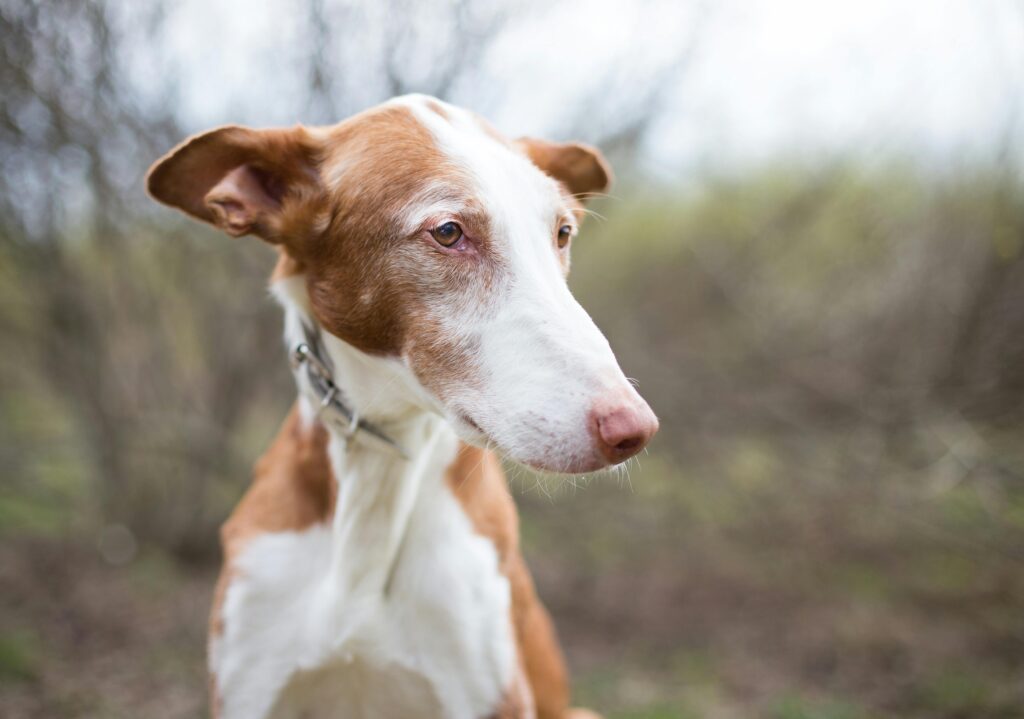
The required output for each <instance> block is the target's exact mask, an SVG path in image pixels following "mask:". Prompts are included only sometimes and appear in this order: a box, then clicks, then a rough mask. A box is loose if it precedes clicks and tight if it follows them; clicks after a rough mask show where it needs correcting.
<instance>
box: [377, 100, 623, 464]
mask: <svg viewBox="0 0 1024 719" xmlns="http://www.w3.org/2000/svg"><path fill="white" fill-rule="evenodd" d="M428 101H429V102H435V103H436V102H439V101H437V100H432V99H430V98H426V97H424V96H419V95H410V96H406V97H402V98H397V99H396V100H393V101H392V102H393V103H395V104H400V105H402V106H404V107H407V108H409V109H410V110H411V111H412V112H413V114H414V115H415V116H416V118H417V119H418V120H419V121H420V122H421V123H422V124H423V125H424V126H426V127H427V129H428V130H430V132H431V134H432V135H433V137H434V139H435V141H436V142H437V144H438V146H439V147H440V148H441V150H442V151H443V152H444V153H445V154H446V156H447V157H448V158H449V159H451V160H453V161H454V162H456V163H458V164H459V165H460V166H461V167H462V169H464V170H465V171H466V173H467V174H469V175H470V176H471V177H472V178H473V179H474V184H475V190H476V197H477V199H478V200H480V201H482V202H483V204H484V207H485V208H486V210H487V213H488V217H489V219H490V221H491V230H492V237H491V240H492V242H493V244H494V246H495V247H497V248H498V250H499V251H500V253H501V255H502V260H503V261H504V265H505V266H506V267H507V268H508V269H507V273H506V275H505V277H504V283H503V285H502V286H501V287H499V288H496V289H495V291H494V292H493V295H492V296H491V297H490V298H489V299H490V303H489V306H488V307H487V308H486V311H482V312H477V313H476V314H469V313H467V311H466V309H465V308H460V309H459V310H458V311H454V312H451V313H449V315H450V316H451V320H450V327H449V329H450V331H451V332H452V333H453V334H455V335H464V336H473V337H475V338H478V339H479V346H480V355H479V357H478V358H477V362H478V363H479V365H480V366H481V369H482V371H481V375H482V376H483V377H484V378H485V382H484V383H483V388H482V389H479V388H477V387H473V386H469V385H467V386H466V387H464V388H463V390H462V391H461V392H459V393H457V394H456V395H454V396H453V397H451V398H450V400H449V403H448V404H449V405H450V406H449V407H448V408H447V409H448V412H447V416H448V417H449V419H450V420H451V421H452V422H453V424H454V425H455V426H456V427H457V428H460V429H463V430H465V427H464V426H463V425H462V424H461V423H460V422H459V420H458V414H459V413H460V412H461V413H465V414H467V415H469V416H470V417H471V418H472V419H473V420H474V421H475V422H476V423H477V424H478V425H479V426H480V427H482V428H483V429H484V431H485V432H486V434H487V438H488V439H490V440H492V441H493V442H494V443H496V444H497V446H498V447H499V448H500V449H501V450H502V451H503V452H505V453H506V454H508V455H509V456H511V457H512V458H514V459H516V460H517V461H520V462H524V463H526V464H532V465H534V466H545V467H549V468H557V469H570V470H571V471H579V467H581V466H582V467H588V466H590V467H594V466H604V464H605V461H604V460H603V459H602V458H601V457H600V456H599V455H598V454H597V447H596V445H595V443H594V440H593V437H592V436H591V434H590V431H589V424H590V422H589V417H588V415H589V413H590V410H591V408H592V407H593V406H594V405H595V404H596V403H597V402H598V401H599V399H600V398H602V397H603V396H608V395H618V396H621V397H633V398H635V401H636V402H637V403H642V400H640V398H639V395H637V394H636V391H635V390H634V389H633V387H632V386H631V385H630V384H629V382H628V381H627V380H626V377H625V376H624V375H623V373H622V370H621V369H619V365H618V362H617V361H616V359H615V356H614V354H613V353H612V350H611V348H610V347H609V345H608V341H607V340H606V339H605V337H604V335H603V334H602V333H601V331H600V330H599V329H598V328H597V327H596V326H595V325H594V322H593V320H591V318H590V316H589V315H588V314H587V313H586V311H585V310H584V309H583V308H582V307H581V306H580V304H579V303H578V302H577V301H576V299H575V298H574V297H573V296H572V293H571V292H570V291H569V287H568V284H567V283H566V279H565V274H564V272H563V268H562V265H561V264H560V263H559V258H558V252H557V250H556V246H555V236H556V234H557V231H558V227H559V226H561V225H562V224H564V223H565V221H566V219H569V221H570V224H574V220H573V219H572V214H571V212H570V208H569V207H568V206H567V205H566V204H565V201H564V199H563V197H562V195H561V194H560V192H559V191H558V188H557V186H556V184H555V182H554V180H552V179H551V178H550V177H548V176H547V175H545V174H544V173H543V172H541V171H540V170H539V169H538V168H537V167H536V166H535V165H534V164H533V163H532V162H530V160H529V159H527V158H526V157H525V156H524V155H522V154H520V153H518V152H515V151H514V150H512V149H511V148H509V147H508V146H506V145H504V144H502V143H500V142H498V141H496V140H495V139H494V138H493V137H492V136H491V135H490V134H488V133H487V132H486V131H485V130H484V128H483V126H482V125H481V124H480V122H479V121H478V120H477V119H476V118H475V117H473V116H472V115H471V114H470V113H468V112H466V111H465V110H462V109H461V108H458V107H454V106H452V105H448V104H445V103H441V104H442V105H443V106H444V110H445V114H446V115H447V116H448V117H447V119H446V118H444V117H442V116H440V115H439V114H437V113H436V112H433V111H432V110H430V109H429V107H428V106H427V102H428ZM412 212H413V213H414V214H415V213H416V211H415V210H412ZM463 436H464V437H465V438H466V439H468V440H470V441H477V442H479V441H480V438H479V437H474V436H473V434H472V432H467V431H463Z"/></svg>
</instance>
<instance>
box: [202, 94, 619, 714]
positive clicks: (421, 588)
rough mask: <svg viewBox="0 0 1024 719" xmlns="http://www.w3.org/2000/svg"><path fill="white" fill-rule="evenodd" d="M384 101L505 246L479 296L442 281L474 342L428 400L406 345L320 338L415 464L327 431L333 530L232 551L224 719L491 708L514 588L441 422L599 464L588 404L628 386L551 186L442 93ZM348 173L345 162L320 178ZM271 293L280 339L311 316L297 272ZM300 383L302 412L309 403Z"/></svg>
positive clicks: (501, 672) (453, 322) (518, 447)
mask: <svg viewBox="0 0 1024 719" xmlns="http://www.w3.org/2000/svg"><path fill="white" fill-rule="evenodd" d="M394 102H395V103H397V104H400V105H403V106H406V107H408V108H410V110H411V111H412V112H413V113H414V115H415V117H417V118H418V119H419V121H420V122H422V123H423V124H424V126H425V127H427V129H428V130H429V131H430V132H431V134H432V136H433V137H434V138H435V140H436V142H437V144H438V147H439V148H440V149H441V150H442V151H443V152H444V153H446V155H448V157H449V158H451V159H452V161H453V162H456V163H458V164H459V165H460V166H461V167H463V168H464V169H465V170H466V172H467V175H468V176H469V177H471V178H472V179H473V181H474V185H475V188H474V189H475V191H476V194H477V197H476V198H475V199H477V200H479V201H480V202H482V203H483V205H484V207H485V209H486V211H487V213H488V216H489V220H490V223H491V227H492V231H493V232H492V234H493V237H492V238H490V239H491V240H492V242H493V245H494V246H495V247H496V248H497V249H498V251H499V252H500V254H501V256H502V257H501V259H502V260H503V261H502V263H501V265H502V267H503V271H502V276H501V277H500V280H499V281H498V282H497V283H496V286H494V287H493V288H490V289H491V293H490V294H489V296H488V297H486V298H484V300H483V301H482V302H464V301H462V300H465V299H466V298H465V297H461V296H459V295H458V292H454V293H453V297H452V299H451V300H450V306H449V307H446V308H443V309H444V312H443V313H442V314H439V317H440V318H441V320H442V321H443V322H444V328H445V331H446V332H448V333H450V334H451V337H452V338H455V339H464V340H467V344H470V345H474V346H478V347H479V351H478V353H477V355H476V356H474V357H471V358H467V363H469V364H471V365H472V368H473V369H474V370H478V372H477V374H476V375H475V377H474V379H476V380H479V381H474V382H465V383H462V384H459V385H458V386H456V387H454V388H451V391H450V393H448V394H447V396H445V398H444V400H443V401H442V400H441V399H440V398H438V397H436V396H434V395H433V394H432V393H431V392H429V391H427V390H426V389H425V388H424V387H423V386H422V385H421V384H420V383H419V382H418V381H417V379H416V376H415V374H414V372H413V371H412V369H411V365H410V363H411V359H410V358H409V357H396V358H390V359H389V358H380V357H371V356H369V355H366V354H364V353H362V352H359V351H358V350H356V349H354V348H353V347H351V346H350V345H348V344H346V343H345V342H343V341H341V340H340V339H338V338H336V337H332V336H330V335H325V336H324V345H325V348H326V350H327V352H328V353H329V355H330V358H331V360H332V362H333V364H334V368H335V378H336V381H338V383H339V384H340V386H341V388H342V389H343V391H344V392H345V395H346V398H347V400H348V402H349V403H350V404H351V405H352V406H353V407H354V408H355V409H356V410H357V411H358V412H359V414H360V416H363V417H367V418H370V419H371V420H372V421H373V422H374V423H375V424H377V425H378V426H382V427H383V428H384V429H385V431H387V432H388V433H390V435H391V436H392V437H393V438H394V439H395V440H397V441H398V442H399V443H400V444H401V445H402V446H403V447H404V448H405V449H406V450H407V451H408V453H409V455H410V457H411V458H412V459H411V460H410V461H404V460H401V459H399V458H398V457H397V456H395V455H393V454H390V453H387V452H383V451H379V450H375V449H373V448H371V447H369V446H367V445H364V444H363V443H361V442H359V441H358V439H357V440H356V441H354V442H352V443H351V444H349V445H346V443H345V441H344V440H343V439H342V438H340V437H336V436H333V435H332V437H331V440H330V444H329V451H330V457H331V464H332V468H333V471H334V474H335V476H336V478H337V483H338V500H337V508H336V510H335V514H334V517H333V519H332V522H331V526H330V527H327V526H314V527H310V528H309V529H307V530H305V531H302V532H286V533H278V534H267V535H263V536H261V537H259V538H257V539H254V540H252V541H251V543H250V544H249V545H248V546H247V547H246V548H245V549H244V551H243V553H242V555H241V556H240V558H239V559H238V562H237V565H236V566H235V567H234V571H235V574H234V575H233V578H232V579H231V582H230V585H229V587H228V590H227V593H226V596H225V601H224V604H223V607H222V613H223V617H222V618H223V620H224V633H223V636H222V637H221V638H220V639H219V640H217V641H216V643H215V645H214V646H212V647H211V653H210V661H211V669H212V672H213V675H214V678H215V682H216V690H217V694H218V696H219V697H220V698H221V702H222V711H223V717H224V719H261V718H263V717H276V718H283V719H289V718H292V717H294V718H296V719H298V718H299V717H303V718H309V719H318V718H320V717H323V718H326V717H384V718H386V719H387V718H391V717H395V718H398V717H404V716H410V717H453V718H456V719H461V718H462V717H466V718H467V719H468V718H471V717H481V716H486V715H488V714H490V713H492V712H494V711H495V710H496V709H497V708H498V706H499V704H500V703H501V700H502V699H503V698H504V697H505V696H506V694H507V693H508V692H509V691H510V690H511V689H512V688H513V687H515V686H517V682H518V683H519V684H521V683H522V677H521V676H520V675H519V674H518V673H517V672H518V671H519V670H518V668H517V661H516V652H515V640H514V636H513V629H512V627H511V617H510V589H509V583H508V580H507V578H506V577H504V576H503V575H502V574H501V573H500V571H499V567H498V558H497V556H496V552H495V549H494V546H493V544H492V543H491V542H490V541H489V540H487V539H485V538H483V537H481V536H479V535H477V534H476V533H475V532H474V529H473V526H472V524H471V522H470V521H469V519H468V518H467V517H466V515H465V513H464V512H463V510H462V508H461V506H460V505H459V503H458V502H457V500H456V499H455V498H454V497H453V495H452V494H451V492H450V490H449V489H448V488H447V487H446V485H445V478H444V472H445V468H446V467H447V466H448V465H449V464H450V462H451V460H452V458H453V457H454V453H455V451H456V446H457V438H456V434H455V431H454V430H457V431H458V432H459V434H460V435H462V436H463V437H464V438H466V439H469V440H470V441H476V442H482V441H484V440H485V439H486V440H489V441H494V442H495V443H496V444H497V445H498V446H499V448H500V449H502V450H503V451H504V452H505V453H507V454H508V455H510V456H511V457H512V458H514V459H516V460H519V461H522V462H526V463H530V464H534V465H535V466H536V465H541V466H549V467H552V466H554V467H559V466H560V467H565V468H577V469H576V470H575V471H579V470H578V468H579V467H591V466H593V467H597V466H603V464H604V460H603V459H602V458H601V457H600V456H599V455H598V454H597V449H596V446H595V442H594V440H593V438H592V437H591V436H590V433H589V424H590V420H589V415H590V411H591V408H592V407H593V406H594V404H595V402H596V401H597V400H598V399H599V398H600V397H601V396H602V395H607V394H609V393H615V392H618V393H620V394H621V393H633V390H632V388H631V387H630V385H629V384H628V382H627V381H626V379H625V377H624V376H623V375H622V372H621V370H620V369H619V367H618V364H617V363H616V361H615V357H614V356H613V354H612V352H611V349H610V348H609V346H608V343H607V341H606V340H605V338H604V336H603V335H602V334H601V333H600V331H599V330H598V329H597V327H595V326H594V323H593V322H592V321H591V319H590V317H589V316H588V315H587V314H586V312H584V310H583V309H582V308H581V307H580V305H579V304H578V303H577V302H576V301H575V299H573V297H572V295H571V294H570V292H569V289H568V286H567V284H566V281H565V276H564V272H563V267H562V264H561V263H560V260H559V255H558V251H557V249H556V247H555V237H556V233H557V231H558V227H559V225H560V224H562V223H563V222H564V221H565V220H566V218H567V217H570V216H571V215H570V212H569V208H568V207H567V206H566V205H565V201H564V199H563V197H562V196H561V194H560V192H559V191H558V187H557V185H556V184H555V183H554V181H553V180H552V179H551V178H549V177H547V176H546V175H544V174H543V173H542V172H541V171H540V170H538V169H537V168H536V167H535V166H534V165H532V164H531V163H530V161H529V160H528V159H527V158H526V157H525V156H522V155H520V154H518V153H517V152H514V151H513V150H512V149H510V148H509V147H507V146H505V145H503V144H502V143H500V142H497V141H496V140H494V139H493V138H492V137H491V136H489V135H488V134H487V133H486V132H484V130H483V128H482V126H481V125H480V124H479V122H478V121H477V120H476V119H475V118H474V117H473V116H472V115H470V114H469V113H466V112H464V111H462V110H459V109H458V108H455V107H452V106H450V105H445V106H444V107H445V111H446V114H447V115H448V117H449V119H445V118H443V117H441V116H440V115H438V114H437V113H435V112H433V111H431V110H429V109H428V108H427V106H426V104H425V100H424V99H423V98H421V97H416V96H412V97H406V98H400V99H398V100H396V101H394ZM343 170H344V166H343V162H342V164H341V165H339V166H338V167H335V168H333V169H332V170H331V172H332V173H333V174H334V175H338V176H339V177H340V175H341V174H343ZM457 210H458V208H457V207H455V206H453V205H451V198H449V197H447V196H446V194H445V188H444V187H438V188H427V190H426V191H425V192H424V193H423V196H422V197H421V198H420V199H419V201H417V202H413V203H412V205H411V206H410V207H409V208H407V213H406V214H407V216H406V217H405V218H404V219H405V220H406V224H407V226H408V228H415V227H416V226H418V224H419V223H421V222H423V221H425V219H424V218H427V217H430V216H433V215H435V214H437V213H439V212H444V211H448V212H457ZM274 291H275V294H276V295H277V297H278V298H279V300H280V301H281V303H282V305H284V307H285V311H286V336H287V338H289V339H290V340H291V341H295V340H296V339H298V338H299V337H300V336H301V332H300V322H301V320H302V319H303V318H304V317H308V315H309V306H308V296H307V293H306V289H305V281H304V278H302V277H292V278H288V279H285V280H281V281H279V282H278V283H277V285H276V286H275V288H274ZM474 340H475V344H474V342H472V341H474ZM303 382H304V380H303V379H301V377H300V380H299V385H300V395H303V396H305V397H306V398H307V399H305V400H304V401H303V403H302V412H303V416H304V417H305V418H306V420H307V421H309V420H310V419H311V418H312V414H313V411H314V409H313V408H314V407H315V403H314V402H311V401H309V399H308V397H309V388H308V387H306V386H304V385H303ZM637 401H639V398H637ZM463 416H468V417H469V418H470V419H471V420H472V421H473V422H475V423H476V424H477V425H479V426H480V427H481V428H483V430H484V432H485V433H486V436H485V437H484V436H480V433H479V432H477V431H475V430H474V429H473V428H472V426H471V425H470V424H469V423H467V422H464V421H463V420H462V417H463ZM453 428H454V430H453ZM525 701H526V703H527V705H528V704H529V701H530V697H529V696H528V695H527V696H526V697H525ZM527 713H528V714H529V713H530V710H529V709H528V710H527Z"/></svg>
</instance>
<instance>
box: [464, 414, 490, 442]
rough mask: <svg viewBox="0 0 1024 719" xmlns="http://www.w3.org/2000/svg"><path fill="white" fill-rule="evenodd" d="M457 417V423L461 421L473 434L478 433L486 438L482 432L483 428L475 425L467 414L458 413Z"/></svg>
mask: <svg viewBox="0 0 1024 719" xmlns="http://www.w3.org/2000/svg"><path fill="white" fill-rule="evenodd" d="M458 417H459V421H461V422H462V423H463V424H465V425H466V426H468V427H469V428H470V429H472V430H473V431H474V432H479V433H480V434H482V435H483V436H485V437H486V436H487V433H486V432H484V430H483V427H481V426H480V425H479V424H477V423H476V421H475V420H474V419H473V418H472V417H470V416H469V415H468V414H467V413H465V412H459V413H458Z"/></svg>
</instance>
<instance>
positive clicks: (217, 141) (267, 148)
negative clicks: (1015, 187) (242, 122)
mask: <svg viewBox="0 0 1024 719" xmlns="http://www.w3.org/2000/svg"><path fill="white" fill-rule="evenodd" d="M316 161H317V143H316V141H315V139H314V138H313V137H312V136H311V134H310V133H309V132H308V131H307V130H306V129H305V128H303V127H301V126H300V127H295V128H291V129H275V130H253V129H250V128H247V127H238V126H228V127H221V128H218V129H216V130H210V131H209V132H205V133H202V134H200V135H196V136H194V137H192V138H189V139H188V140H186V141H185V142H183V143H182V144H180V145H178V147H176V148H174V149H173V150H171V151H170V152H169V153H167V154H166V155H165V156H164V157H162V158H160V159H159V160H158V161H157V162H156V163H155V164H154V165H153V167H151V168H150V170H149V174H148V175H147V177H146V188H147V189H148V190H149V194H150V195H152V196H153V197H154V198H155V199H157V200H159V201H160V202H163V203H164V204H167V205H170V206H171V207H176V208H178V209H179V210H183V211H185V212H187V213H188V214H190V215H192V216H193V217H196V218H198V219H200V220H203V221H204V222H209V223H210V224H212V225H216V226H217V227H219V228H220V229H222V230H224V231H225V232H227V233H228V234H229V235H232V236H234V237H239V236H241V235H248V234H254V235H258V236H259V237H262V238H263V239H265V240H267V241H268V242H274V243H280V242H283V241H284V239H283V237H284V233H283V223H284V218H285V216H286V215H289V214H294V213H292V212H290V210H291V209H292V208H291V207H290V205H294V204H295V203H296V202H304V201H308V200H309V199H310V198H311V197H312V196H319V195H320V180H319V173H318V172H317V167H316Z"/></svg>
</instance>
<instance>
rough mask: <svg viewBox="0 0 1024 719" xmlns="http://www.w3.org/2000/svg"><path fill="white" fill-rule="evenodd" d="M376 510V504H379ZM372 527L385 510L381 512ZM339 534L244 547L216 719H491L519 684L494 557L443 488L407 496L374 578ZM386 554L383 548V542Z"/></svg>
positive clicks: (505, 596)
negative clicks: (404, 519) (402, 518)
mask: <svg viewBox="0 0 1024 719" xmlns="http://www.w3.org/2000/svg"><path fill="white" fill-rule="evenodd" d="M385 499H387V498H385ZM382 509H383V510H387V511H383V512H382V513H381V519H380V521H381V522H384V523H385V524H386V522H387V520H386V519H385V517H387V516H388V515H389V512H390V511H393V509H394V508H393V507H391V506H390V505H388V504H387V502H386V501H385V502H384V506H383V507H382ZM368 514H369V516H368V517H366V518H365V519H366V521H367V522H369V523H370V524H369V525H368V526H361V527H359V528H357V529H353V530H352V536H351V537H350V541H349V542H347V543H346V542H342V543H341V544H340V547H339V541H338V536H339V529H338V527H337V526H334V527H328V526H325V525H316V526H313V527H310V528H308V529H306V530H304V531H301V532H285V533H275V534H265V535H262V536H260V537H258V538H256V539H254V540H252V541H251V542H250V543H249V544H248V545H247V546H246V548H245V550H244V551H243V552H242V554H241V556H240V557H238V559H237V561H236V563H235V573H234V578H233V580H232V581H231V583H230V584H229V586H228V589H227V592H226V595H225V600H224V604H223V607H222V617H221V618H222V620H223V627H224V631H223V634H222V635H221V636H220V637H219V638H218V639H216V640H215V641H213V642H212V644H211V658H210V662H211V670H212V673H213V676H214V681H215V684H216V689H217V693H218V695H219V698H220V705H221V713H222V717H223V719H236V718H240V717H245V718H246V719H257V718H259V717H275V718H282V719H283V718H290V717H296V718H298V717H302V718H303V719H321V718H323V719H327V718H328V717H331V718H333V717H395V718H396V719H398V718H399V717H406V716H408V717H459V718H461V717H466V718H467V719H468V718H476V717H484V716H489V715H492V714H493V713H494V712H495V711H496V710H497V708H498V707H499V705H500V704H501V702H502V700H503V698H504V697H505V696H506V694H507V692H508V691H509V688H510V686H511V685H512V684H513V681H514V676H515V671H516V656H515V643H514V638H513V630H512V626H511V615H510V601H511V600H510V590H509V582H508V580H507V578H506V577H505V576H504V575H502V574H501V572H500V571H499V565H498V557H497V554H496V551H495V548H494V545H493V544H492V543H491V542H490V540H488V539H487V538H485V537H482V536H480V535H478V534H476V532H475V531H474V529H473V526H472V524H471V523H470V521H469V519H468V518H467V517H466V515H465V513H464V512H463V511H462V507H461V505H459V503H458V502H457V501H456V499H455V498H454V497H453V496H452V495H451V493H450V492H449V491H448V490H447V488H446V487H444V486H443V484H442V485H438V486H432V487H425V488H424V489H423V490H422V491H420V492H419V494H418V495H417V497H416V499H415V502H414V504H413V506H412V509H411V510H410V512H409V514H408V523H407V525H406V526H405V527H404V528H403V529H402V530H401V537H400V539H399V540H398V542H397V544H396V546H397V550H396V554H395V557H394V560H393V562H392V563H391V565H390V566H389V567H387V568H385V569H386V571H384V572H383V573H382V574H381V575H380V576H379V577H378V576H376V575H375V574H374V572H375V571H376V567H375V566H374V565H373V564H372V562H371V563H366V562H364V561H363V560H362V557H363V555H364V554H365V547H360V546H358V544H359V542H360V541H364V540H365V538H366V537H367V536H368V535H367V534H366V533H367V532H369V534H370V535H372V536H377V535H379V536H382V537H386V536H387V535H388V533H389V532H390V531H391V530H392V529H393V528H392V527H388V526H380V527H374V526H372V523H373V521H374V518H373V513H372V512H369V513H368ZM382 541H383V540H382Z"/></svg>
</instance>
